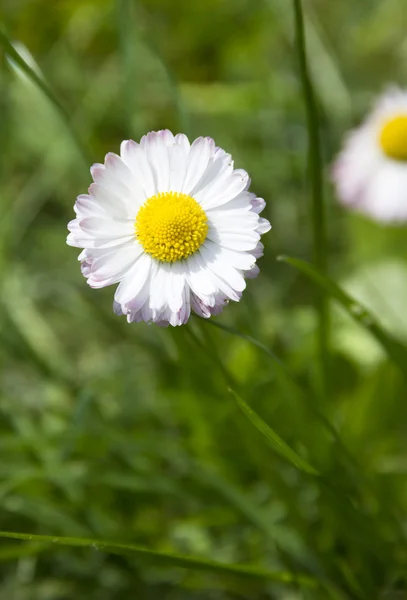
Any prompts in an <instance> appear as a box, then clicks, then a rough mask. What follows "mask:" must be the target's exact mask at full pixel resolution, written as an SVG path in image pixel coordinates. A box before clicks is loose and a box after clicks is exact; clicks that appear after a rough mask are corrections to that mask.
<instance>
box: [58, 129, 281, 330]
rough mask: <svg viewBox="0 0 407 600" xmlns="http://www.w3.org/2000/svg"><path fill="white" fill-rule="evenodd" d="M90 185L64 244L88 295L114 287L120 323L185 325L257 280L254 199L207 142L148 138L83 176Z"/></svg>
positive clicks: (261, 225) (241, 174) (240, 174)
mask: <svg viewBox="0 0 407 600" xmlns="http://www.w3.org/2000/svg"><path fill="white" fill-rule="evenodd" d="M91 174H92V177H93V180H94V183H92V184H91V186H90V188H89V193H88V194H85V195H81V196H79V197H78V198H77V201H76V203H75V207H74V208H75V212H76V218H75V219H74V220H73V221H71V222H70V223H69V225H68V229H69V231H70V234H69V235H68V239H67V243H68V244H69V245H71V246H76V247H79V248H83V249H84V250H83V251H82V252H81V254H80V255H79V260H80V261H81V267H82V273H83V275H84V276H85V277H86V279H87V281H88V284H89V285H90V286H91V287H94V288H101V287H105V286H107V285H112V284H116V283H119V285H118V287H117V289H116V293H115V299H114V311H115V312H116V313H117V314H120V315H122V314H124V315H126V316H127V320H128V321H129V323H130V322H132V321H147V322H155V323H159V324H161V325H168V324H171V325H182V324H184V323H186V322H187V321H188V319H189V316H190V314H191V309H192V310H193V311H194V312H195V313H197V314H198V315H200V316H202V317H206V318H207V317H210V316H211V315H214V314H218V313H219V312H221V310H222V309H223V307H224V306H225V304H227V303H228V301H229V300H235V301H238V300H240V297H241V294H242V292H243V290H244V288H245V286H246V283H245V277H246V278H247V277H255V276H256V275H257V273H258V267H257V265H256V259H257V258H259V257H260V256H262V254H263V245H262V243H261V242H260V236H261V234H263V233H265V232H267V231H268V230H269V229H270V224H269V222H268V221H267V220H266V219H263V218H261V217H260V216H259V214H260V213H261V211H262V210H263V208H264V206H265V202H264V200H263V199H262V198H257V197H256V195H255V194H253V193H250V192H249V191H248V188H249V185H250V179H249V176H248V174H247V173H246V171H243V170H241V169H234V167H233V161H232V158H231V156H230V154H227V153H226V152H224V151H223V150H222V149H221V148H217V147H216V146H215V142H214V141H213V140H212V139H211V138H198V139H196V140H195V141H194V142H193V143H192V144H190V143H189V141H188V138H187V137H186V136H185V135H183V134H178V135H175V136H174V135H173V134H172V133H171V132H170V131H168V130H165V131H158V132H151V133H149V134H148V135H146V136H144V137H143V138H142V139H141V141H140V144H137V143H136V142H133V141H132V140H128V141H124V142H123V143H122V145H121V149H120V156H118V155H116V154H112V153H109V154H108V155H107V156H106V159H105V163H104V164H103V165H102V164H96V165H94V166H93V167H92V168H91Z"/></svg>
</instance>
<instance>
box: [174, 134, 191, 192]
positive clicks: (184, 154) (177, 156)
mask: <svg viewBox="0 0 407 600" xmlns="http://www.w3.org/2000/svg"><path fill="white" fill-rule="evenodd" d="M188 152H189V148H187V147H186V146H185V144H175V145H174V146H173V147H172V149H171V152H170V181H169V189H170V190H171V191H172V192H182V189H183V185H184V181H185V174H186V170H187V160H188Z"/></svg>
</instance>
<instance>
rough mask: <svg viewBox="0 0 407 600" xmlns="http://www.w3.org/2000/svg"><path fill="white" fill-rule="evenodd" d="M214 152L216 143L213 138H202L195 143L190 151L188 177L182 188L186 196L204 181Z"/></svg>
mask: <svg viewBox="0 0 407 600" xmlns="http://www.w3.org/2000/svg"><path fill="white" fill-rule="evenodd" d="M214 152H215V142H214V141H213V140H212V139H211V138H202V137H200V138H197V139H196V140H195V141H194V143H193V144H192V146H191V149H190V151H189V155H188V163H187V170H186V177H185V181H184V185H183V188H182V191H183V192H184V193H185V194H191V192H192V190H193V189H194V188H195V186H196V185H197V184H198V183H199V181H200V180H201V179H202V176H203V174H204V173H205V171H206V168H207V167H208V163H209V159H210V158H211V157H212V156H213V154H214Z"/></svg>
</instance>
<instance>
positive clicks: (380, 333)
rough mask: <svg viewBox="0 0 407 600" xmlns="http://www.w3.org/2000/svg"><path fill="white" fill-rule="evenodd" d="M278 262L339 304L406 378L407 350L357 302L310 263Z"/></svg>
mask: <svg viewBox="0 0 407 600" xmlns="http://www.w3.org/2000/svg"><path fill="white" fill-rule="evenodd" d="M278 260H279V261H281V262H286V263H288V264H289V265H291V266H293V267H295V268H296V269H298V271H300V272H301V273H303V274H304V275H305V276H306V277H308V278H309V279H311V281H313V282H314V283H316V284H317V285H318V286H319V287H320V288H321V289H322V290H323V291H324V292H325V294H327V295H328V296H330V297H331V298H333V299H334V300H336V301H337V302H339V304H340V305H341V306H342V307H343V308H344V309H345V310H346V312H347V313H348V314H349V315H350V316H351V317H352V318H353V319H354V320H355V321H356V322H357V323H359V324H360V325H361V326H362V327H363V328H364V329H366V330H367V331H369V332H370V333H371V334H372V335H373V337H375V338H376V340H377V341H378V342H379V343H380V344H381V346H382V347H383V348H384V350H385V351H386V353H387V355H388V356H389V358H390V359H391V360H392V361H393V362H394V363H395V364H396V365H397V366H398V367H399V368H400V369H401V371H402V373H403V374H404V375H405V377H407V369H406V366H407V348H406V346H404V344H402V343H401V342H399V341H398V340H397V339H395V338H394V337H393V336H392V335H391V334H390V333H388V332H387V331H385V330H384V329H383V328H382V327H381V325H380V324H379V323H378V322H377V321H376V319H375V318H374V317H373V316H372V314H371V313H370V312H369V311H368V310H367V309H366V308H365V307H364V306H362V305H361V304H360V302H358V301H357V300H355V299H354V298H352V296H350V295H349V294H347V293H346V292H345V291H344V290H343V289H342V288H341V287H339V286H338V285H337V284H336V283H335V282H334V281H332V279H329V278H328V277H327V276H326V275H324V274H322V273H321V272H320V271H318V269H316V268H315V267H314V266H313V265H311V264H310V263H308V262H306V261H304V260H301V259H299V258H291V257H288V256H279V257H278Z"/></svg>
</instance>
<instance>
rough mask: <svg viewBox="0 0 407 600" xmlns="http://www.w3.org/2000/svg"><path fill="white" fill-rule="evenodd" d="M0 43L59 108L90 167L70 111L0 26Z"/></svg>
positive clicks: (82, 156)
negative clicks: (67, 110) (74, 127)
mask: <svg viewBox="0 0 407 600" xmlns="http://www.w3.org/2000/svg"><path fill="white" fill-rule="evenodd" d="M0 45H2V46H3V48H4V52H5V53H6V55H7V56H8V57H9V59H10V60H11V61H12V62H14V63H15V64H16V65H17V66H18V67H19V68H20V69H21V70H22V71H23V73H25V75H26V76H27V77H28V78H29V79H30V81H31V82H32V83H33V84H34V85H35V86H37V87H38V88H39V89H40V90H41V92H42V93H43V94H44V95H45V96H46V97H47V98H48V100H49V101H50V102H51V104H52V105H53V106H54V108H55V109H56V110H57V112H58V114H59V115H60V117H61V119H62V121H63V122H64V124H65V126H66V128H67V130H68V132H69V134H70V135H71V138H72V139H73V141H74V143H75V145H76V147H77V149H78V150H79V153H80V155H81V158H82V159H83V162H84V163H85V165H86V168H88V166H89V165H90V164H92V161H91V160H90V159H89V157H88V152H87V150H86V148H85V147H84V145H83V144H82V141H81V140H80V138H79V136H78V134H77V133H76V131H75V130H74V129H73V127H72V123H71V117H70V115H69V113H67V112H66V110H65V108H64V107H63V105H62V104H61V103H60V101H59V100H58V99H57V98H56V96H55V95H54V93H53V92H52V91H51V89H50V88H49V86H48V85H47V83H46V82H45V81H44V79H43V78H42V77H40V75H38V74H37V73H36V72H35V70H34V69H32V68H31V67H30V65H29V64H28V63H27V62H26V61H25V60H24V58H23V57H22V56H21V55H20V54H19V53H18V52H17V50H16V49H15V48H14V46H13V44H12V42H11V41H10V40H9V38H8V36H7V35H6V34H5V33H4V31H3V29H2V28H0Z"/></svg>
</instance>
